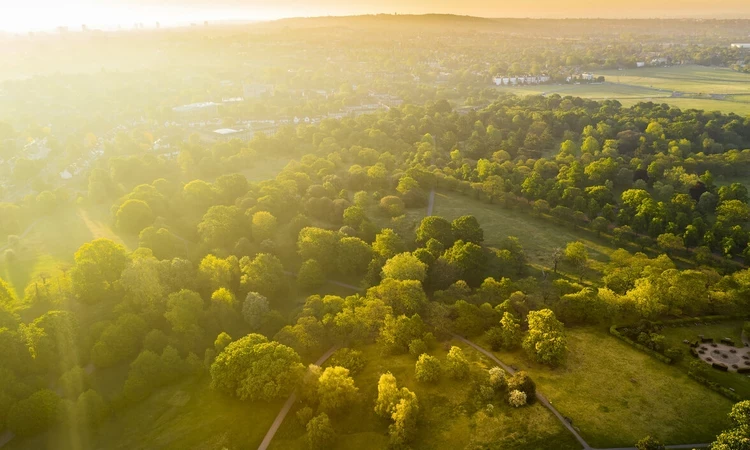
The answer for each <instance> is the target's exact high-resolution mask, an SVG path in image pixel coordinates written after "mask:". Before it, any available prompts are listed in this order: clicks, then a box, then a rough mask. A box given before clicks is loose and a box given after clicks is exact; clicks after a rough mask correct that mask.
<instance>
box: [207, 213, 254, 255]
mask: <svg viewBox="0 0 750 450" xmlns="http://www.w3.org/2000/svg"><path fill="white" fill-rule="evenodd" d="M245 224H246V219H245V216H244V215H243V213H242V211H240V209H239V208H238V207H236V206H224V205H218V206H212V207H211V208H209V209H208V211H207V212H206V214H204V215H203V219H202V220H201V222H200V223H199V224H198V234H199V235H200V237H201V239H202V240H203V242H204V243H205V244H206V245H207V246H208V248H210V249H216V248H218V249H228V248H231V247H232V246H233V245H234V243H235V242H237V240H239V239H240V238H241V237H242V236H243V235H244V234H245V229H246V225H245Z"/></svg>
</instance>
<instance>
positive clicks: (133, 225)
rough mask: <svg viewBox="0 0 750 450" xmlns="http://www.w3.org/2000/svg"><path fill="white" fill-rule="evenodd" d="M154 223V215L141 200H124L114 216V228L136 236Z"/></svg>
mask: <svg viewBox="0 0 750 450" xmlns="http://www.w3.org/2000/svg"><path fill="white" fill-rule="evenodd" d="M153 222H154V213H153V212H152V211H151V207H149V206H148V203H146V202H144V201H142V200H133V199H131V200H126V201H125V202H124V203H123V204H122V205H120V208H119V209H118V210H117V214H116V227H117V229H118V230H121V231H124V232H125V233H130V234H138V233H140V232H141V230H143V229H144V228H146V227H147V226H149V225H151V224H152V223H153Z"/></svg>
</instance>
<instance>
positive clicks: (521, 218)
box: [433, 192, 615, 271]
mask: <svg viewBox="0 0 750 450" xmlns="http://www.w3.org/2000/svg"><path fill="white" fill-rule="evenodd" d="M433 212H434V214H435V215H438V216H442V217H445V218H446V219H448V220H453V219H455V218H457V217H460V216H463V215H466V214H472V215H474V216H475V217H476V218H477V220H478V221H479V225H480V226H481V227H482V229H483V230H484V241H485V244H486V245H488V246H490V247H497V246H499V245H500V243H501V242H502V241H503V240H504V239H505V238H506V237H507V236H516V237H517V238H518V239H519V240H520V241H521V244H522V245H523V248H524V251H525V252H526V256H527V257H528V258H529V262H530V263H531V265H532V266H533V267H535V268H538V269H544V270H546V271H551V270H552V268H553V264H554V263H553V261H552V251H553V250H554V249H555V248H556V247H560V248H562V249H564V248H565V245H566V244H567V243H568V242H573V241H581V242H583V244H584V246H586V250H587V251H588V254H589V257H590V258H591V264H590V267H591V268H592V269H593V270H596V271H601V270H602V269H603V268H604V264H605V263H606V262H607V261H609V255H610V254H611V253H612V252H613V251H614V250H615V248H614V247H612V246H611V245H610V243H609V242H607V241H606V240H605V239H604V238H601V239H597V238H596V236H595V235H594V234H593V233H591V232H588V231H585V230H581V229H574V228H573V227H572V226H570V225H560V224H557V223H555V222H553V221H552V220H550V219H549V218H541V217H534V216H532V215H531V214H527V213H525V212H521V211H516V210H509V209H504V208H502V207H500V206H499V205H495V204H490V203H485V202H482V201H479V200H475V199H472V198H470V197H465V196H462V195H460V194H456V193H453V192H450V193H436V194H435V209H434V211H433ZM558 269H562V270H563V271H564V270H565V267H563V265H560V266H559V267H558ZM558 271H559V270H558Z"/></svg>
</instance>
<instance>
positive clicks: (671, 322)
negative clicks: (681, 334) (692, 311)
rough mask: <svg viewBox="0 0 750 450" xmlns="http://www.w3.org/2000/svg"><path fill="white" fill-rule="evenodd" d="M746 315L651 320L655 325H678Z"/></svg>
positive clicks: (740, 317)
mask: <svg viewBox="0 0 750 450" xmlns="http://www.w3.org/2000/svg"><path fill="white" fill-rule="evenodd" d="M746 317H747V315H746V314H740V315H733V316H729V315H724V316H700V317H688V318H687V319H671V320H662V321H658V322H653V323H654V324H655V325H679V324H682V323H695V322H716V321H722V320H736V319H745V318H746Z"/></svg>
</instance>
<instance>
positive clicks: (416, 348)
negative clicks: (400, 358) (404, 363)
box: [409, 339, 427, 357]
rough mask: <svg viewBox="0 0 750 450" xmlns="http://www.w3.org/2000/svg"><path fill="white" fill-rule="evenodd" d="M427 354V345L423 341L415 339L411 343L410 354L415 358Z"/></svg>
mask: <svg viewBox="0 0 750 450" xmlns="http://www.w3.org/2000/svg"><path fill="white" fill-rule="evenodd" d="M423 353H427V344H426V343H425V341H423V340H422V339H414V340H412V341H411V342H410V343H409V354H410V355H412V356H415V357H419V355H421V354H423Z"/></svg>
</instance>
